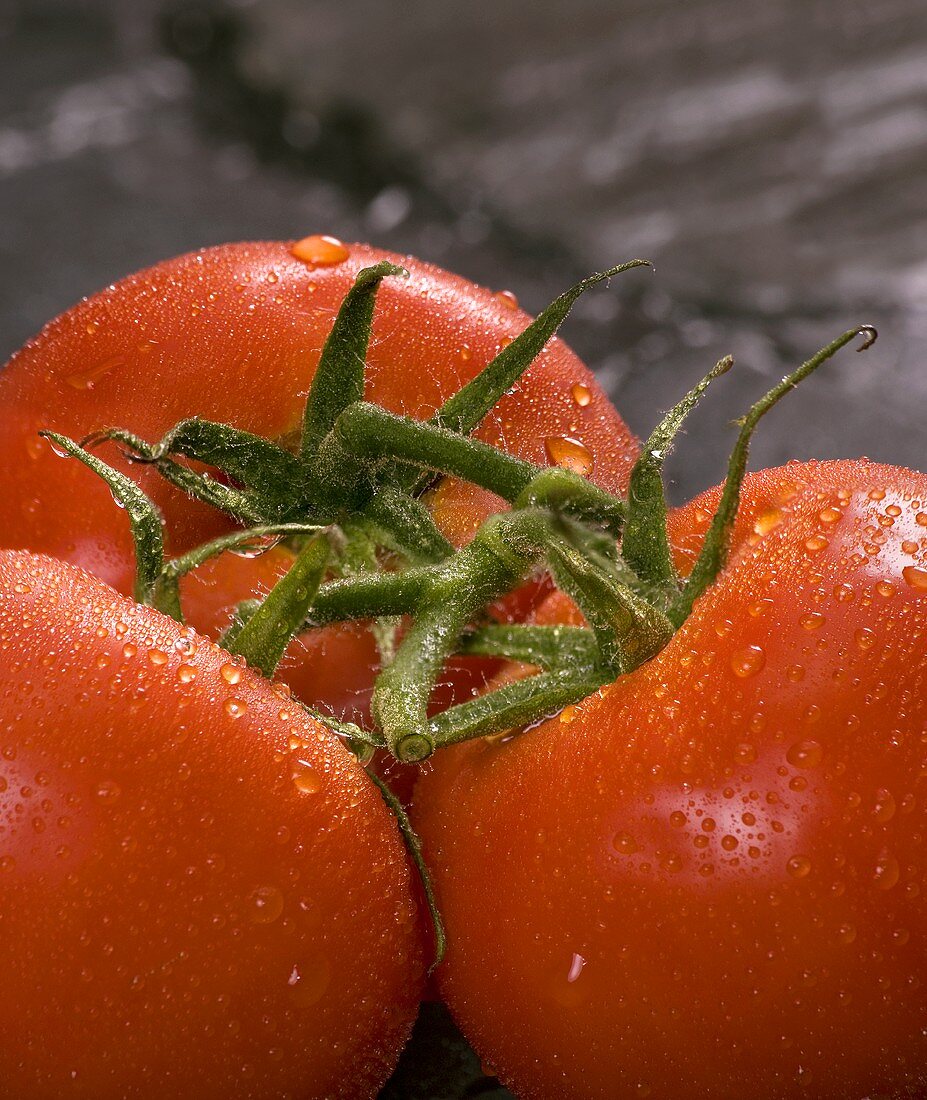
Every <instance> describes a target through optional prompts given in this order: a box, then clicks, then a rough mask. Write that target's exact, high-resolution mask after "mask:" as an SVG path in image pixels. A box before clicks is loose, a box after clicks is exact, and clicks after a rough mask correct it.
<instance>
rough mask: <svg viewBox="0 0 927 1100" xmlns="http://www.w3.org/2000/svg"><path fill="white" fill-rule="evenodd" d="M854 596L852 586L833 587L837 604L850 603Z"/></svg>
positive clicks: (837, 585)
mask: <svg viewBox="0 0 927 1100" xmlns="http://www.w3.org/2000/svg"><path fill="white" fill-rule="evenodd" d="M855 596H856V592H855V591H854V590H853V585H852V584H836V585H834V599H835V600H836V601H837V603H851V602H852V601H853V599H854V597H855Z"/></svg>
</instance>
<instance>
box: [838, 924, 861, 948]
mask: <svg viewBox="0 0 927 1100" xmlns="http://www.w3.org/2000/svg"><path fill="white" fill-rule="evenodd" d="M856 935H857V932H856V925H855V924H849V923H848V924H841V925H840V927H839V928H838V929H837V936H836V939H837V943H842V944H843V945H844V946H847V947H848V946H849V945H850V944H851V943H853V942H854V941H855V939H856Z"/></svg>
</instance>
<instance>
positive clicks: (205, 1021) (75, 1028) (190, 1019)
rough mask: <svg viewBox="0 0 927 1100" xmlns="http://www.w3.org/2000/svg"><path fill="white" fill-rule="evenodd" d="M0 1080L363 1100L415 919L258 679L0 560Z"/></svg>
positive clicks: (214, 651) (347, 799)
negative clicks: (1, 987) (0, 975)
mask: <svg viewBox="0 0 927 1100" xmlns="http://www.w3.org/2000/svg"><path fill="white" fill-rule="evenodd" d="M0 724H2V729H3V735H2V739H0V750H2V751H0V792H2V793H0V807H2V810H0V968H2V971H3V980H4V996H3V998H2V1003H0V1035H2V1040H0V1080H2V1081H3V1085H2V1090H0V1091H2V1092H3V1095H4V1096H10V1097H29V1098H30V1100H31V1098H36V1100H41V1098H43V1097H48V1098H51V1097H55V1098H57V1097H61V1096H64V1095H67V1096H74V1097H86V1098H91V1100H106V1098H108V1097H113V1098H116V1097H125V1096H130V1095H131V1096H137V1095H138V1096H141V1095H144V1096H156V1095H157V1096H163V1095H168V1094H170V1095H175V1096H184V1097H186V1096H193V1095H196V1096H197V1097H214V1098H216V1100H219V1098H222V1100H226V1098H228V1097H275V1098H279V1097H284V1096H288V1097H294V1098H295V1097H323V1096H324V1097H333V1096H339V1097H350V1098H354V1097H359V1096H373V1095H375V1094H376V1091H377V1089H378V1087H379V1086H380V1085H382V1083H383V1081H384V1079H385V1078H386V1077H387V1075H388V1073H389V1071H390V1069H391V1068H392V1066H393V1065H394V1064H395V1061H396V1058H397V1056H398V1053H399V1049H400V1047H401V1046H402V1044H403V1042H404V1040H405V1038H406V1036H407V1034H408V1031H409V1028H410V1026H411V1022H412V1019H413V1017H414V1015H415V1011H416V1008H417V1003H418V995H419V992H420V989H421V980H422V942H421V927H420V924H419V921H418V917H417V914H416V909H415V903H414V900H413V892H412V884H411V881H410V872H409V867H408V864H407V860H406V855H405V852H404V848H403V844H402V840H401V838H400V836H399V833H398V830H397V828H396V825H395V822H394V821H393V820H392V818H391V816H390V814H389V812H388V811H387V809H386V807H385V805H384V804H383V801H382V799H381V798H380V796H379V794H378V792H377V791H376V790H375V789H374V787H373V786H372V785H371V784H370V782H369V781H368V780H367V778H366V776H365V775H364V773H363V770H362V769H361V768H360V767H359V765H358V764H357V763H356V761H355V760H354V758H353V757H352V756H351V755H350V754H349V753H348V752H347V751H346V750H345V749H344V748H343V747H342V746H341V745H340V744H339V743H338V741H337V740H336V739H335V738H334V737H333V736H332V735H331V734H330V733H329V732H328V731H327V730H325V729H324V728H323V727H322V726H320V725H318V724H317V723H315V722H313V721H311V720H310V719H308V718H307V717H305V716H304V715H303V713H302V712H301V711H300V709H299V708H298V707H296V706H295V705H292V704H288V702H287V697H286V695H285V693H284V694H281V689H279V688H275V687H272V686H271V685H270V684H268V682H267V681H266V680H264V679H262V678H261V677H259V676H257V675H256V674H254V673H252V672H250V671H249V670H248V669H246V668H243V667H241V666H240V665H239V664H237V663H235V662H234V661H233V660H232V659H231V658H230V657H229V656H228V654H225V653H223V652H222V650H220V649H218V648H217V647H216V646H214V645H212V644H211V643H210V642H208V641H206V640H205V639H204V638H202V637H201V636H199V635H196V634H194V633H193V632H192V631H191V630H189V629H187V628H181V627H179V626H178V625H177V624H176V623H174V622H173V621H172V620H170V619H168V618H166V617H164V616H163V615H160V614H159V613H157V612H155V611H152V610H150V609H149V608H145V607H141V606H139V605H136V604H133V603H131V602H130V601H128V600H126V599H125V598H123V597H122V596H120V595H118V594H117V593H115V592H114V591H113V590H112V589H110V588H108V587H107V586H106V585H104V584H102V583H101V582H99V581H97V580H95V579H94V578H92V577H90V576H88V575H87V574H86V573H84V572H82V571H81V570H78V569H75V568H74V567H73V566H70V565H65V564H63V563H61V562H57V561H54V560H52V559H49V558H44V557H35V556H32V555H29V554H25V553H20V552H10V551H2V552H0Z"/></svg>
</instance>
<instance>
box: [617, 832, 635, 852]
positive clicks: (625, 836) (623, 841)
mask: <svg viewBox="0 0 927 1100" xmlns="http://www.w3.org/2000/svg"><path fill="white" fill-rule="evenodd" d="M612 847H613V848H614V849H615V851H616V852H618V853H619V854H620V855H623V856H633V855H634V853H635V852H637V851H638V847H637V841H636V840H635V839H634V837H633V836H631V834H630V833H615V836H614V838H613V839H612Z"/></svg>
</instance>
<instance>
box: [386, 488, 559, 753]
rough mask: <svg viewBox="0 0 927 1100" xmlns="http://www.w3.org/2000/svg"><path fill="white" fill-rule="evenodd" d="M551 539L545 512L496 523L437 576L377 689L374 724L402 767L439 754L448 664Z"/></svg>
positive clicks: (492, 520)
mask: <svg viewBox="0 0 927 1100" xmlns="http://www.w3.org/2000/svg"><path fill="white" fill-rule="evenodd" d="M549 532H550V519H549V517H548V516H546V515H545V514H544V513H542V512H537V511H534V510H527V509H526V510H524V511H521V512H513V513H508V514H506V515H498V516H493V517H491V518H490V519H488V520H487V521H486V522H485V523H484V524H483V526H482V527H481V528H480V529H479V531H477V533H476V535H475V536H474V538H473V540H472V541H471V542H470V543H469V545H467V546H465V547H464V548H463V549H462V550H459V551H458V552H457V553H456V554H455V555H454V556H453V557H452V558H450V559H449V560H448V562H447V563H445V565H444V566H443V567H442V568H441V569H440V573H439V574H437V575H435V576H434V579H433V580H432V581H431V583H430V584H429V586H428V589H427V592H426V593H425V594H424V596H423V598H422V600H421V602H420V604H419V607H418V609H417V613H416V616H415V618H414V620H413V623H412V626H411V627H410V629H409V631H408V633H407V634H406V636H405V638H404V639H403V641H402V643H401V645H400V646H399V648H398V650H397V652H396V657H395V659H394V660H393V663H392V664H391V665H390V666H389V667H388V668H385V669H384V670H383V671H382V672H381V673H380V675H379V676H378V677H377V682H376V685H375V687H374V693H373V713H374V717H375V719H376V721H377V723H378V725H379V727H380V729H382V731H383V734H384V736H385V738H386V742H387V744H388V745H389V748H390V751H391V752H392V753H393V755H394V756H396V757H397V759H399V760H402V761H404V762H406V763H412V762H414V761H417V760H423V759H425V757H427V756H429V755H430V754H431V752H432V751H433V750H434V742H433V741H432V739H431V737H430V736H429V734H428V732H427V712H428V702H429V700H430V698H431V693H432V690H433V687H434V684H435V681H436V680H437V677H438V675H439V673H440V671H441V669H442V667H443V665H444V662H445V661H446V660H447V658H448V657H449V656H450V655H451V654H452V653H453V651H454V649H455V648H456V646H457V644H458V641H459V639H460V637H461V635H462V634H463V632H464V629H465V627H466V626H467V624H468V623H469V622H470V621H471V620H472V619H473V618H474V616H475V615H476V614H478V613H479V612H480V611H481V610H482V609H483V608H484V607H485V606H486V605H487V604H489V603H491V602H492V600H494V599H496V598H497V597H498V596H500V595H501V594H502V593H504V592H507V591H509V589H511V588H513V587H514V586H515V585H516V584H518V583H519V582H520V581H521V580H522V579H523V577H524V575H525V574H526V573H527V571H528V570H529V569H530V568H531V567H532V566H533V565H534V564H535V562H536V561H537V560H538V558H539V557H540V556H541V554H542V552H543V548H544V545H545V542H546V540H547V538H548V537H549Z"/></svg>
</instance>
